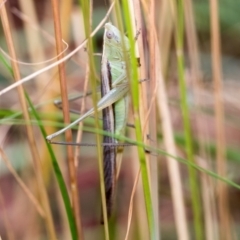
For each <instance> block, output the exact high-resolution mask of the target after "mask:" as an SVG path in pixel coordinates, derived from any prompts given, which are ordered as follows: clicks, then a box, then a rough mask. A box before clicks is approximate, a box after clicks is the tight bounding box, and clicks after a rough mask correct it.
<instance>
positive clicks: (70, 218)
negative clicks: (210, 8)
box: [25, 93, 78, 240]
mask: <svg viewBox="0 0 240 240" xmlns="http://www.w3.org/2000/svg"><path fill="white" fill-rule="evenodd" d="M25 97H26V99H27V101H28V104H29V106H30V108H31V110H32V113H33V115H34V117H35V118H36V120H37V122H38V126H39V128H40V130H41V133H42V135H43V138H44V139H46V136H47V133H46V131H45V129H44V127H43V124H42V121H41V119H40V117H39V116H38V113H37V111H36V110H35V108H34V106H33V104H32V102H31V100H30V98H29V96H28V95H27V94H26V93H25ZM46 145H47V148H48V152H49V154H50V156H51V160H52V166H53V170H54V173H55V175H56V179H57V183H58V186H59V188H60V192H61V194H62V199H63V202H64V205H65V209H66V213H67V218H68V224H69V227H70V231H71V235H72V239H73V240H77V239H78V233H77V227H76V223H75V218H74V215H73V209H72V207H71V201H70V198H69V195H68V191H67V187H66V184H65V182H64V178H63V175H62V172H61V169H60V167H59V165H58V162H57V159H56V157H55V155H54V151H53V149H52V146H51V145H50V144H48V143H46Z"/></svg>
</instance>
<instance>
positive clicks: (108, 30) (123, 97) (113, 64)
mask: <svg viewBox="0 0 240 240" xmlns="http://www.w3.org/2000/svg"><path fill="white" fill-rule="evenodd" d="M103 42H104V43H103V54H102V69H101V77H102V83H101V84H102V87H101V90H102V98H101V99H100V100H99V101H98V103H97V110H98V111H101V110H103V109H106V108H107V109H106V110H105V111H104V112H103V129H104V130H105V131H109V132H111V133H114V134H116V135H119V134H123V133H124V132H123V131H124V129H125V126H126V121H127V114H128V95H127V92H128V89H129V87H128V83H127V73H126V62H125V57H128V55H129V49H130V44H129V40H128V38H127V37H126V36H124V35H123V34H121V32H120V31H119V30H118V29H117V28H116V27H114V26H113V25H112V24H111V23H106V24H105V32H104V39H103ZM123 49H125V51H126V52H125V53H124V51H123ZM93 113H94V108H92V109H90V110H89V111H87V112H86V113H85V114H83V115H82V116H81V117H80V118H78V119H77V120H76V121H74V122H72V123H71V124H69V125H68V126H67V127H65V128H63V129H61V130H59V131H58V132H56V133H53V134H52V135H49V136H47V140H48V141H49V142H51V139H53V138H54V137H56V136H58V135H60V134H62V133H63V132H65V131H66V130H67V129H69V128H71V127H73V126H75V125H76V124H77V123H79V122H81V121H83V120H84V119H85V118H87V117H89V116H91V115H93ZM105 119H106V121H108V122H105ZM103 143H107V144H109V145H108V146H104V150H103V152H104V156H103V161H104V176H105V189H106V201H107V213H108V216H109V217H110V215H111V209H112V200H113V195H114V187H115V179H116V154H117V147H116V144H117V143H118V142H117V140H115V139H113V138H110V137H104V139H103ZM111 143H112V144H113V146H112V147H111V146H110V145H111ZM114 144H115V146H114Z"/></svg>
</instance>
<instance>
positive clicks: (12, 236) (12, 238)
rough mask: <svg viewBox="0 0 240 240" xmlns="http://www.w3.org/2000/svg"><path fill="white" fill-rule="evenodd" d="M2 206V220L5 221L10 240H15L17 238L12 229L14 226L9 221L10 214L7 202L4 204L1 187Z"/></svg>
mask: <svg viewBox="0 0 240 240" xmlns="http://www.w3.org/2000/svg"><path fill="white" fill-rule="evenodd" d="M0 207H1V219H2V222H3V226H4V227H5V231H6V235H7V239H8V240H15V239H16V238H15V236H14V233H13V231H12V226H11V224H10V221H9V216H8V214H7V212H6V207H5V204H4V199H3V195H2V190H1V188H0ZM0 240H1V236H0Z"/></svg>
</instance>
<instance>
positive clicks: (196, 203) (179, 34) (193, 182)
mask: <svg viewBox="0 0 240 240" xmlns="http://www.w3.org/2000/svg"><path fill="white" fill-rule="evenodd" d="M175 4H176V3H175V1H172V11H173V16H177V19H176V20H175V41H176V55H177V65H178V77H179V90H180V96H181V99H180V104H181V110H182V116H183V123H184V133H185V138H186V152H187V158H188V160H189V162H192V163H195V160H194V155H193V141H192V133H191V126H190V114H189V109H188V104H187V90H186V80H185V76H184V70H185V69H184V54H183V38H184V34H183V33H184V10H183V1H180V2H178V3H177V4H178V6H176V5H175ZM176 14H177V15H176ZM188 172H189V181H190V190H191V200H192V208H193V216H194V230H195V238H196V240H202V239H204V237H203V235H204V231H203V222H202V216H201V201H200V195H199V194H200V193H199V190H198V186H199V184H198V180H197V172H196V170H195V169H193V168H191V167H190V166H189V167H188Z"/></svg>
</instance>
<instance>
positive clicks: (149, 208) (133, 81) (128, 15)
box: [122, 0, 157, 239]
mask: <svg viewBox="0 0 240 240" xmlns="http://www.w3.org/2000/svg"><path fill="white" fill-rule="evenodd" d="M122 3H123V10H124V16H125V19H126V21H125V22H126V26H127V30H128V33H129V41H130V45H131V46H134V44H135V42H134V37H135V36H134V35H135V33H134V32H133V29H132V24H131V22H132V20H131V19H132V17H133V16H132V12H131V8H130V6H129V3H128V1H126V0H124V1H123V2H122ZM130 55H131V57H130V63H129V64H130V65H131V78H130V74H129V73H130V72H129V69H128V66H129V65H128V66H127V74H128V79H129V80H130V93H131V100H132V104H133V116H134V124H135V130H136V139H137V141H138V142H142V141H143V139H144V137H143V134H142V128H141V120H142V119H140V116H139V89H138V87H139V86H138V84H139V83H138V80H139V79H138V69H137V65H136V57H135V49H134V48H133V47H132V48H131V49H130ZM137 149H138V156H139V163H140V168H141V175H142V184H143V185H142V186H143V191H144V199H145V207H146V212H147V220H148V227H149V235H150V239H156V237H157V236H156V235H155V234H156V230H155V229H156V225H155V221H154V211H153V205H152V198H151V189H150V179H149V173H148V168H147V163H146V156H145V151H144V149H143V148H141V147H138V148H137Z"/></svg>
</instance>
